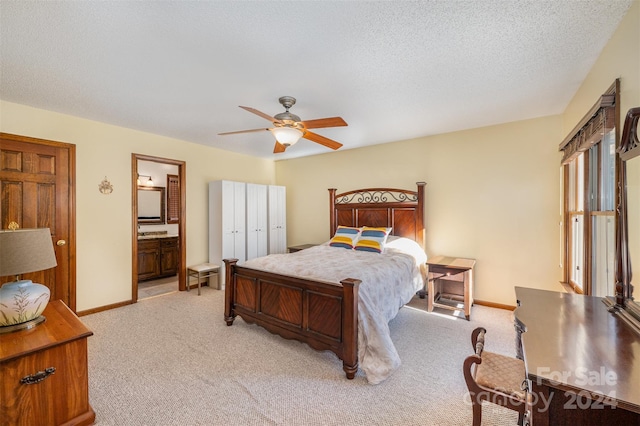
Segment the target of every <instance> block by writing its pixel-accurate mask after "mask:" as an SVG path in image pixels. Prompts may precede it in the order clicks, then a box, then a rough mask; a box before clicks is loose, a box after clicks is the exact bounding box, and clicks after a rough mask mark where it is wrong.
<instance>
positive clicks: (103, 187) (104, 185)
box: [98, 176, 113, 195]
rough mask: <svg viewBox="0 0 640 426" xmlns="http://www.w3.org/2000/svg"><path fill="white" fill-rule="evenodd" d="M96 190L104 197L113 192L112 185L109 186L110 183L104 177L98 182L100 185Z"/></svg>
mask: <svg viewBox="0 0 640 426" xmlns="http://www.w3.org/2000/svg"><path fill="white" fill-rule="evenodd" d="M98 190H100V192H101V193H103V194H105V195H109V194H111V193H112V192H113V185H111V182H109V180H107V177H106V176H105V177H104V180H103V181H102V182H100V185H98Z"/></svg>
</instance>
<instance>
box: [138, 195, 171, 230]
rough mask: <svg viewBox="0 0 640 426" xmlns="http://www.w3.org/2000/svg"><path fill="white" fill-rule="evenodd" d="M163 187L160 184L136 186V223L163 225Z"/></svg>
mask: <svg viewBox="0 0 640 426" xmlns="http://www.w3.org/2000/svg"><path fill="white" fill-rule="evenodd" d="M164 218H165V189H164V188H163V187H161V186H154V187H147V186H139V187H138V223H139V224H144V225H163V224H164V221H165V219H164Z"/></svg>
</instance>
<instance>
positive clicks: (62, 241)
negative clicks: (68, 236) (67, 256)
mask: <svg viewBox="0 0 640 426" xmlns="http://www.w3.org/2000/svg"><path fill="white" fill-rule="evenodd" d="M65 244H67V242H66V241H65V240H58V241H56V245H57V246H60V247H62V246H63V245H65Z"/></svg>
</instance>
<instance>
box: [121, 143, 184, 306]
mask: <svg viewBox="0 0 640 426" xmlns="http://www.w3.org/2000/svg"><path fill="white" fill-rule="evenodd" d="M185 168H186V164H185V162H184V161H179V160H172V159H167V158H161V157H153V156H149V155H142V154H132V156H131V170H132V174H131V177H132V209H131V210H132V224H133V232H132V244H131V245H132V279H131V281H132V285H131V289H132V291H131V293H132V294H131V297H132V301H133V302H134V303H135V302H137V301H138V300H140V299H145V298H148V297H155V296H159V295H162V294H167V293H171V292H175V291H182V290H185V289H186V269H185V262H186V188H185V176H186V170H185Z"/></svg>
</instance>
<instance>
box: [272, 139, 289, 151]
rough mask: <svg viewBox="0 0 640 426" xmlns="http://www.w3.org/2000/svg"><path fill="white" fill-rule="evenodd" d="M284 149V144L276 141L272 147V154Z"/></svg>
mask: <svg viewBox="0 0 640 426" xmlns="http://www.w3.org/2000/svg"><path fill="white" fill-rule="evenodd" d="M285 149H287V147H286V146H284V145H283V144H281V143H280V142H278V141H276V145H275V146H274V147H273V153H274V154H280V153H281V152H284V150H285Z"/></svg>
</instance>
